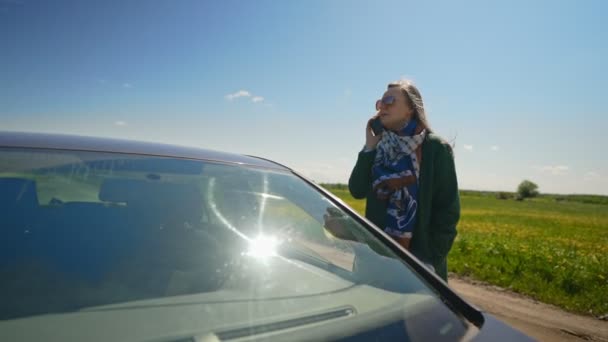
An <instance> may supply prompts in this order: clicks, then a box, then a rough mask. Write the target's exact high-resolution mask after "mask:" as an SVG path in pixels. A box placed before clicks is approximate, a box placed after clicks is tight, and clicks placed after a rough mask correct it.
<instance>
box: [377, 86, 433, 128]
mask: <svg viewBox="0 0 608 342" xmlns="http://www.w3.org/2000/svg"><path fill="white" fill-rule="evenodd" d="M390 88H399V89H401V92H402V93H403V95H404V96H405V100H406V101H408V102H409V105H410V107H411V108H412V109H413V110H414V117H415V119H416V120H418V124H420V125H422V127H424V129H426V130H427V131H428V132H432V130H431V125H430V124H429V121H428V119H427V117H426V111H425V110H424V103H423V102H422V95H420V91H419V90H418V88H417V87H416V86H415V85H414V83H413V82H412V81H410V80H399V81H395V82H391V83H389V84H388V89H390Z"/></svg>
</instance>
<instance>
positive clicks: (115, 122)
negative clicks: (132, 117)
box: [114, 121, 127, 127]
mask: <svg viewBox="0 0 608 342" xmlns="http://www.w3.org/2000/svg"><path fill="white" fill-rule="evenodd" d="M114 125H115V126H120V127H124V126H126V125H127V123H126V122H125V121H114Z"/></svg>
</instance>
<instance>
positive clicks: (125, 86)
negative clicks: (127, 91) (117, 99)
mask: <svg viewBox="0 0 608 342" xmlns="http://www.w3.org/2000/svg"><path fill="white" fill-rule="evenodd" d="M122 87H123V88H133V85H132V84H131V83H123V84H122Z"/></svg>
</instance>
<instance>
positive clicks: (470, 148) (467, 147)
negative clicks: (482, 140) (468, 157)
mask: <svg viewBox="0 0 608 342" xmlns="http://www.w3.org/2000/svg"><path fill="white" fill-rule="evenodd" d="M463 147H464V149H465V150H467V151H473V145H466V144H465V145H464V146H463Z"/></svg>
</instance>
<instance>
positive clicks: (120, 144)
mask: <svg viewBox="0 0 608 342" xmlns="http://www.w3.org/2000/svg"><path fill="white" fill-rule="evenodd" d="M0 147H11V148H41V149H53V150H73V151H92V152H110V153H127V154H139V155H152V156H161V157H172V158H187V159H201V160H207V161H215V162H222V163H230V164H240V165H249V166H255V167H262V168H269V169H279V170H285V171H287V170H290V169H289V168H288V167H286V166H284V165H281V164H279V163H276V162H273V161H271V160H268V159H264V158H259V157H254V156H247V155H240V154H234V153H226V152H219V151H213V150H207V149H202V148H196V147H185V146H178V145H170V144H161V143H152V142H143V141H134V140H124V139H112V138H98V137H88V136H78V135H64V134H47V133H27V132H0Z"/></svg>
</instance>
